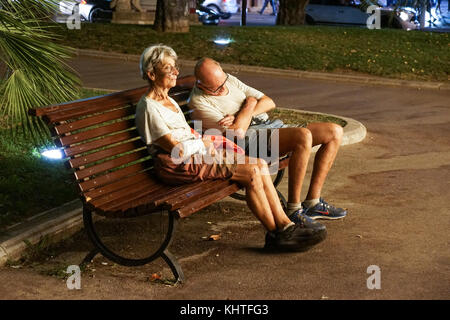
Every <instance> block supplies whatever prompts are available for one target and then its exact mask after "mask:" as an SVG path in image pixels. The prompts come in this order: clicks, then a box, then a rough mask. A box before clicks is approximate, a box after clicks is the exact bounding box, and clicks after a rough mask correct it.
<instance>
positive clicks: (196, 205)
mask: <svg viewBox="0 0 450 320" xmlns="http://www.w3.org/2000/svg"><path fill="white" fill-rule="evenodd" d="M227 181H228V183H229V185H228V186H226V187H224V188H222V189H221V190H219V191H218V192H215V193H212V194H210V195H208V196H206V197H203V198H200V199H198V200H196V201H193V202H191V203H189V204H188V205H186V206H184V207H182V208H179V209H178V210H176V211H175V212H176V213H178V215H179V216H180V217H181V218H185V217H188V216H190V215H191V214H193V213H194V212H197V211H199V210H201V209H203V208H206V207H207V206H209V205H210V204H213V203H214V202H216V201H219V200H222V199H223V198H225V197H227V196H229V195H230V194H233V193H235V192H237V191H238V190H239V189H240V187H239V186H238V185H237V184H236V183H233V182H231V181H229V180H227Z"/></svg>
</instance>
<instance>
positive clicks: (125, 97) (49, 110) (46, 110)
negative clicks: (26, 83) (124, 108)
mask: <svg viewBox="0 0 450 320" xmlns="http://www.w3.org/2000/svg"><path fill="white" fill-rule="evenodd" d="M147 91H148V87H147V86H144V87H140V88H134V89H129V90H124V91H120V92H114V93H109V94H105V95H102V96H97V97H91V98H86V99H80V100H76V101H71V102H66V103H60V104H56V105H51V106H47V107H41V108H36V109H32V110H30V114H31V115H34V116H38V117H41V116H46V115H48V114H56V113H58V112H61V111H70V110H79V109H80V108H81V109H87V110H89V108H90V107H92V105H95V104H99V105H104V106H105V107H106V108H105V110H107V109H112V108H114V106H120V105H125V104H135V103H136V102H137V101H139V99H140V98H141V97H142V95H144V94H145V93H146V92H147ZM111 101H113V102H114V103H113V104H112V105H111Z"/></svg>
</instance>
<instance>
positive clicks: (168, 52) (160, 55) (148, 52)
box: [139, 43, 178, 80]
mask: <svg viewBox="0 0 450 320" xmlns="http://www.w3.org/2000/svg"><path fill="white" fill-rule="evenodd" d="M166 57H171V58H173V59H174V60H177V58H178V57H177V54H176V53H175V51H174V50H173V49H172V48H171V47H169V46H165V45H163V44H161V43H160V44H156V45H153V46H150V47H148V48H147V49H145V50H144V52H142V54H141V60H140V63H139V68H140V71H141V77H142V79H144V80H149V78H148V75H147V73H148V72H149V71H150V72H153V71H154V70H155V67H156V66H157V65H158V64H159V63H160V62H162V61H163V60H164V58H166Z"/></svg>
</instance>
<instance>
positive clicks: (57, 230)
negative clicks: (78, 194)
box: [0, 199, 83, 266]
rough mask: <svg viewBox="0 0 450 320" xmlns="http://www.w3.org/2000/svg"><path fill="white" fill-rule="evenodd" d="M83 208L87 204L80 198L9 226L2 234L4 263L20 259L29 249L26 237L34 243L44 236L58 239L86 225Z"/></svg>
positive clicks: (0, 257)
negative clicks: (84, 223)
mask: <svg viewBox="0 0 450 320" xmlns="http://www.w3.org/2000/svg"><path fill="white" fill-rule="evenodd" d="M82 212H83V205H82V203H81V201H80V200H78V199H77V200H73V201H70V202H68V203H66V204H64V205H62V206H60V207H57V208H53V209H50V210H48V211H45V212H42V213H40V214H37V215H35V216H33V217H31V218H29V219H28V220H26V221H24V222H22V223H20V224H17V225H15V226H12V227H10V228H7V229H6V231H4V232H2V234H1V236H0V266H3V265H5V263H6V262H7V261H8V260H17V259H19V258H20V257H21V256H22V254H23V253H24V252H25V250H26V249H27V245H26V243H25V241H29V242H30V243H31V244H33V245H34V244H36V243H38V242H39V241H40V240H41V239H42V238H44V237H49V240H50V241H57V240H60V239H62V238H64V237H68V236H70V235H72V234H74V233H75V232H76V231H78V230H80V229H81V227H82V225H83V216H82Z"/></svg>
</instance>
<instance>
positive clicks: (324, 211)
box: [302, 198, 347, 220]
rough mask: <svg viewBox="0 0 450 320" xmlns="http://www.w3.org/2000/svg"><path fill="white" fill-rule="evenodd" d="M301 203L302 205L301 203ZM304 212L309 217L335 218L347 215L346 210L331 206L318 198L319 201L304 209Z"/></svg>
mask: <svg viewBox="0 0 450 320" xmlns="http://www.w3.org/2000/svg"><path fill="white" fill-rule="evenodd" d="M302 205H303V206H304V204H303V203H302ZM305 214H306V215H307V216H309V217H310V218H311V219H327V220H336V219H342V218H344V217H345V216H346V215H347V211H346V210H344V209H342V208H336V207H333V206H332V205H330V204H328V203H327V202H326V201H325V200H323V199H322V198H320V200H319V203H317V204H316V205H315V206H312V207H311V208H307V209H306V210H305Z"/></svg>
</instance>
